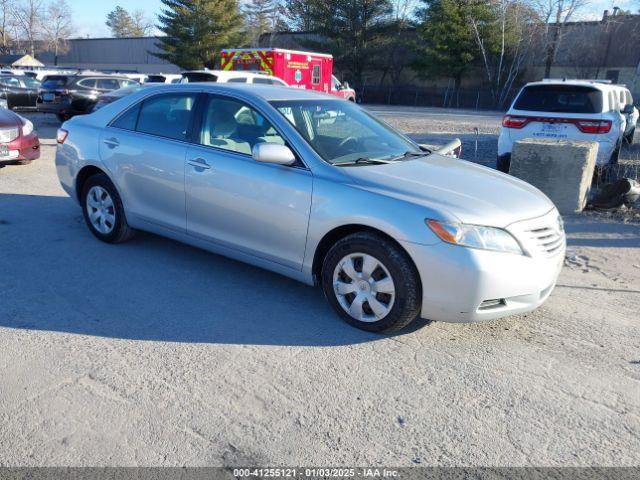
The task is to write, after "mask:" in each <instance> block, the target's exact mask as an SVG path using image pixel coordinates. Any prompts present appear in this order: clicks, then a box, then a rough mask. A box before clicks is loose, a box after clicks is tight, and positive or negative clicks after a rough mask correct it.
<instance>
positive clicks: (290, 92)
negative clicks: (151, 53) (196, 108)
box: [145, 82, 345, 102]
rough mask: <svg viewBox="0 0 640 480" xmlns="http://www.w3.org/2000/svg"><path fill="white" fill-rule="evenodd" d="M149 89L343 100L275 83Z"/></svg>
mask: <svg viewBox="0 0 640 480" xmlns="http://www.w3.org/2000/svg"><path fill="white" fill-rule="evenodd" d="M151 90H157V91H159V92H160V91H167V92H169V91H172V90H182V91H184V90H196V91H203V90H204V91H206V92H210V93H225V92H229V93H235V94H239V95H241V96H245V97H248V98H250V97H258V98H261V99H263V100H265V101H267V102H271V101H278V100H289V101H291V100H293V101H295V100H336V101H345V100H343V99H341V98H339V97H336V96H335V95H329V94H328V93H322V92H317V91H313V90H305V89H302V88H292V87H280V86H276V85H256V84H251V85H247V84H242V83H235V84H234V83H215V82H197V83H175V84H169V83H159V84H157V85H153V86H150V87H149V88H146V89H145V92H149V91H151Z"/></svg>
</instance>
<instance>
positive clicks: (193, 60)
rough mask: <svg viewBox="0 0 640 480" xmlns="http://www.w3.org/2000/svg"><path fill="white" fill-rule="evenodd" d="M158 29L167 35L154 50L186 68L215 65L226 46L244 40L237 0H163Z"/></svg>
mask: <svg viewBox="0 0 640 480" xmlns="http://www.w3.org/2000/svg"><path fill="white" fill-rule="evenodd" d="M162 4H163V8H162V13H161V14H160V16H159V18H158V20H159V25H158V29H159V30H160V31H161V32H162V33H163V34H164V35H165V36H163V37H160V38H159V39H158V40H159V43H157V44H156V46H157V47H158V48H159V49H160V50H161V52H159V53H154V55H155V56H157V57H159V58H162V59H163V60H166V61H168V62H170V63H173V64H175V65H178V66H179V67H181V68H184V69H197V68H202V67H208V68H213V67H214V66H215V65H216V60H217V58H218V55H219V53H220V50H221V49H223V48H233V47H238V46H240V44H241V43H242V41H243V34H242V17H241V15H240V9H239V7H238V2H237V1H236V0H162Z"/></svg>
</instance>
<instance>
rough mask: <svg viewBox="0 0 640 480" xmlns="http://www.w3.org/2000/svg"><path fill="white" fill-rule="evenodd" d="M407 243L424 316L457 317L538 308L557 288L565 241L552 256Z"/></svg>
mask: <svg viewBox="0 0 640 480" xmlns="http://www.w3.org/2000/svg"><path fill="white" fill-rule="evenodd" d="M402 245H403V247H404V248H405V249H406V250H407V251H408V252H409V255H411V257H412V258H413V260H414V262H415V264H416V266H417V268H418V272H419V273H420V279H421V281H422V291H423V295H422V310H421V316H422V318H425V319H428V320H435V321H441V322H453V323H468V322H478V321H486V320H493V319H496V318H501V317H506V316H509V315H515V314H520V313H526V312H530V311H532V310H535V309H536V308H538V307H539V306H540V305H542V304H543V303H544V301H545V300H546V299H547V298H548V297H549V295H550V294H551V292H552V291H553V288H554V287H555V284H556V280H557V278H558V275H559V273H560V269H561V268H562V264H563V261H564V251H565V249H564V246H563V248H562V249H561V250H560V251H559V252H558V253H557V254H556V255H554V256H553V257H552V258H532V257H529V256H524V255H513V254H507V253H498V252H490V251H486V250H477V249H471V248H466V247H459V246H455V245H449V244H446V243H440V244H437V245H431V246H427V245H418V244H415V243H409V242H402ZM489 301H494V302H489Z"/></svg>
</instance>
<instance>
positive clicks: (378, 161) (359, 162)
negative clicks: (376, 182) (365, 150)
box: [334, 157, 393, 167]
mask: <svg viewBox="0 0 640 480" xmlns="http://www.w3.org/2000/svg"><path fill="white" fill-rule="evenodd" d="M385 163H393V161H391V160H382V159H381V158H366V157H361V158H358V159H356V160H353V161H351V162H338V163H334V165H335V166H337V167H341V166H345V165H347V166H348V165H362V164H369V165H382V164H385Z"/></svg>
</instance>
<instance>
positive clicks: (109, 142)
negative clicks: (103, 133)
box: [103, 138, 120, 148]
mask: <svg viewBox="0 0 640 480" xmlns="http://www.w3.org/2000/svg"><path fill="white" fill-rule="evenodd" d="M103 142H104V144H105V145H107V146H109V147H111V148H116V147H118V146H120V142H119V141H118V139H117V138H107V139H105V140H103Z"/></svg>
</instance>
